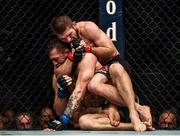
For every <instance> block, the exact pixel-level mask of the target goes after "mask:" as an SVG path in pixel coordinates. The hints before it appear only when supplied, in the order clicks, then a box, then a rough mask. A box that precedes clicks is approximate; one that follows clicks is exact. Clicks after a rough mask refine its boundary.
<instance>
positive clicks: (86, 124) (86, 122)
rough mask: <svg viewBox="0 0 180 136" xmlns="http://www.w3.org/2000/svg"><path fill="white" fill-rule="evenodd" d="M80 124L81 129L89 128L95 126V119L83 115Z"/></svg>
mask: <svg viewBox="0 0 180 136" xmlns="http://www.w3.org/2000/svg"><path fill="white" fill-rule="evenodd" d="M79 126H80V129H83V130H88V129H92V128H93V120H91V118H90V116H89V115H88V114H87V115H83V116H81V117H80V118H79Z"/></svg>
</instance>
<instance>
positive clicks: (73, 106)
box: [64, 95, 80, 118]
mask: <svg viewBox="0 0 180 136" xmlns="http://www.w3.org/2000/svg"><path fill="white" fill-rule="evenodd" d="M79 105H80V100H79V99H78V98H77V97H76V96H72V95H71V96H70V97H69V100H68V104H67V107H66V109H65V111H64V114H66V115H68V116H69V117H70V118H71V117H72V115H73V113H74V112H75V111H77V109H78V108H79Z"/></svg>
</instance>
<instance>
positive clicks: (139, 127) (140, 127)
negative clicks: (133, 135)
mask: <svg viewBox="0 0 180 136" xmlns="http://www.w3.org/2000/svg"><path fill="white" fill-rule="evenodd" d="M130 119H131V122H132V124H133V126H134V130H135V131H140V132H142V131H145V130H146V124H144V123H143V122H141V120H140V119H139V116H138V113H136V112H133V113H130Z"/></svg>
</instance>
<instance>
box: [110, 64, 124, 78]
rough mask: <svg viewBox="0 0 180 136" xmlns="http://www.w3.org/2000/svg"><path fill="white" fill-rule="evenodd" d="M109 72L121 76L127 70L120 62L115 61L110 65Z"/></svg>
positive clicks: (111, 74)
mask: <svg viewBox="0 0 180 136" xmlns="http://www.w3.org/2000/svg"><path fill="white" fill-rule="evenodd" d="M109 73H110V76H113V77H118V78H119V77H121V76H122V75H123V74H124V73H126V70H125V69H124V67H123V66H122V65H121V64H120V63H113V64H111V65H110V67H109Z"/></svg>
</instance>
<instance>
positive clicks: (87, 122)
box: [79, 114, 133, 130]
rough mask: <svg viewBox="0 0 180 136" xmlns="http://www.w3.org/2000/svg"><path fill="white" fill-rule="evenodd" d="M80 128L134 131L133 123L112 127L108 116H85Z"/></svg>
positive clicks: (80, 121)
mask: <svg viewBox="0 0 180 136" xmlns="http://www.w3.org/2000/svg"><path fill="white" fill-rule="evenodd" d="M79 126H80V128H81V129H83V130H133V125H132V123H120V124H119V125H118V126H117V127H114V126H112V125H111V123H110V120H109V118H108V116H107V115H106V114H85V115H83V116H81V117H80V119H79Z"/></svg>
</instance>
